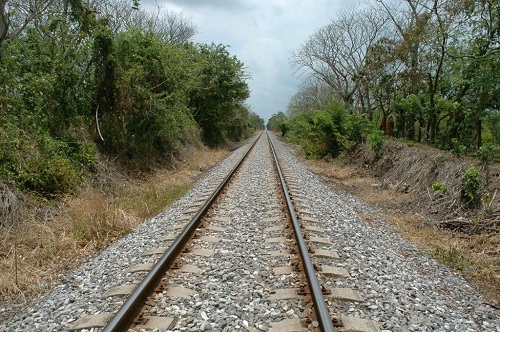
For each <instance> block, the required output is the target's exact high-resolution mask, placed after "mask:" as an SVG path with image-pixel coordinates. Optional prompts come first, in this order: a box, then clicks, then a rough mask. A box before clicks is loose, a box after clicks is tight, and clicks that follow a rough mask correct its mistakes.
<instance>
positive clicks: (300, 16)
mask: <svg viewBox="0 0 512 342" xmlns="http://www.w3.org/2000/svg"><path fill="white" fill-rule="evenodd" d="M155 3H157V4H158V5H159V6H160V7H161V8H163V9H166V10H168V11H171V12H178V13H182V14H183V16H184V17H185V18H190V19H191V22H192V24H194V25H195V26H196V28H197V31H198V33H197V35H196V36H195V37H194V38H193V40H194V41H196V42H199V43H207V44H210V43H216V44H224V45H229V48H228V50H229V52H230V54H231V55H232V56H236V57H237V58H238V59H239V60H240V61H241V62H242V63H244V65H245V66H246V68H247V70H248V72H249V74H250V75H251V79H250V80H249V81H248V83H249V87H250V90H251V97H250V98H249V99H248V100H247V103H248V104H249V106H250V107H251V108H252V110H254V111H255V112H256V114H258V115H259V116H260V117H262V118H264V119H265V121H267V120H268V119H269V118H270V117H271V116H272V114H275V113H277V112H278V111H286V108H287V105H288V101H289V99H290V98H291V97H292V96H293V95H294V94H295V93H296V92H297V90H298V85H299V84H300V80H299V79H298V75H294V72H293V70H292V68H291V67H290V63H289V58H290V56H291V52H292V51H293V50H297V49H298V48H299V47H300V46H301V45H302V44H303V43H304V42H305V41H306V40H307V39H308V38H309V36H310V35H312V34H313V33H314V32H315V31H316V30H317V29H319V28H321V27H322V26H325V25H327V24H328V23H329V21H330V19H331V18H333V17H334V16H335V15H336V13H337V12H339V11H341V10H343V9H344V8H352V7H354V6H355V5H357V4H359V3H362V1H360V0H300V1H292V0H266V1H263V0H142V1H141V4H142V7H143V8H145V9H148V10H151V9H152V8H154V7H153V6H154V4H155Z"/></svg>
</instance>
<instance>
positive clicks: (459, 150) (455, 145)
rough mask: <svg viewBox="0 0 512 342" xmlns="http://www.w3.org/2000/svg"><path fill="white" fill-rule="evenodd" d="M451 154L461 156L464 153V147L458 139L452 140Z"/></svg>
mask: <svg viewBox="0 0 512 342" xmlns="http://www.w3.org/2000/svg"><path fill="white" fill-rule="evenodd" d="M451 152H452V153H453V154H455V155H456V156H462V155H464V154H465V153H466V146H465V145H463V144H461V143H460V142H459V139H457V138H453V139H452V148H451Z"/></svg>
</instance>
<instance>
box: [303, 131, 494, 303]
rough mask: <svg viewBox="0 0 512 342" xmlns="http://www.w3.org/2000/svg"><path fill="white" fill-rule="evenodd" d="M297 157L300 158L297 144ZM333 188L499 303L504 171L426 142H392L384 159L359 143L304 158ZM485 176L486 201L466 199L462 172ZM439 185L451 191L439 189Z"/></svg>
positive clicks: (383, 153)
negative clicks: (339, 152)
mask: <svg viewBox="0 0 512 342" xmlns="http://www.w3.org/2000/svg"><path fill="white" fill-rule="evenodd" d="M296 151H297V155H299V156H300V155H301V153H300V152H299V148H296ZM305 163H306V164H307V165H308V167H309V169H310V170H311V171H312V172H314V173H316V174H317V175H320V176H322V177H323V178H324V179H325V180H326V181H327V182H328V183H329V184H330V185H331V186H332V187H333V188H335V189H339V190H343V191H346V192H348V193H350V194H352V195H354V196H357V197H358V198H360V199H362V200H364V201H365V202H367V203H369V204H370V205H372V206H374V207H376V208H378V209H379V212H381V213H382V214H381V215H382V216H383V217H380V218H377V217H375V218H371V217H363V218H364V219H367V220H372V219H381V218H384V219H385V220H386V221H387V222H389V223H390V224H391V225H392V227H393V229H395V230H396V231H397V232H398V233H400V234H401V235H402V236H404V237H406V238H408V239H410V240H411V241H413V242H415V243H416V244H418V245H420V246H423V247H426V248H428V250H429V251H430V254H431V255H432V256H433V257H435V258H436V259H438V260H439V261H441V262H443V263H444V264H446V265H447V266H449V267H451V268H452V269H454V270H455V271H456V272H460V274H462V276H464V277H465V278H466V279H467V281H468V282H469V283H470V284H471V285H472V286H473V287H474V288H476V289H477V290H479V291H480V292H481V293H482V295H483V296H484V297H485V298H486V300H487V301H488V302H489V304H491V305H493V306H495V307H497V308H499V307H500V168H499V165H491V166H490V167H489V168H487V169H485V168H483V166H481V165H479V164H480V162H479V161H478V160H477V159H474V158H469V157H458V156H455V155H453V154H451V153H449V152H446V151H440V150H437V149H434V148H431V147H428V146H423V145H415V146H408V145H407V144H406V143H404V142H401V141H396V140H387V142H386V147H385V148H384V151H383V152H382V153H381V157H380V158H376V157H375V155H374V154H373V153H372V152H371V151H369V150H367V149H365V148H362V149H360V150H359V151H357V152H356V153H355V154H354V155H353V156H351V159H350V160H347V159H341V158H338V159H330V160H327V159H326V160H305ZM472 165H474V166H477V167H478V168H479V169H481V170H482V171H483V173H484V174H485V177H484V186H483V188H484V189H483V190H484V191H483V195H482V204H481V205H480V206H478V207H477V208H472V209H469V208H467V205H465V204H464V203H463V201H461V197H460V194H461V189H462V185H461V176H462V174H463V172H464V171H465V170H467V168H468V167H470V166H472ZM436 182H439V183H441V184H443V185H444V186H445V187H446V189H447V190H448V191H447V192H446V193H443V191H434V190H433V188H432V184H433V183H436Z"/></svg>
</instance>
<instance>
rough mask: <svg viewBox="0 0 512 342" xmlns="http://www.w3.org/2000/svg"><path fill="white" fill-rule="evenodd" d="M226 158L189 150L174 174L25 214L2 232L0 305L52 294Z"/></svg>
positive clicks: (117, 181)
mask: <svg viewBox="0 0 512 342" xmlns="http://www.w3.org/2000/svg"><path fill="white" fill-rule="evenodd" d="M228 154H229V151H228V150H224V149H216V150H210V149H190V150H189V151H187V156H186V157H184V158H182V160H181V161H175V162H173V165H172V169H170V168H167V169H159V170H154V171H153V172H151V174H144V175H138V176H137V177H127V176H123V177H120V176H119V177H113V179H112V177H110V178H111V179H110V181H109V186H108V191H101V190H98V189H96V188H87V189H84V190H83V191H82V192H81V193H80V194H78V195H77V196H74V197H70V198H68V199H65V200H64V201H63V203H61V205H60V208H53V209H51V208H50V209H48V208H47V209H44V210H43V211H41V206H38V207H37V208H38V209H37V210H36V209H34V206H32V209H30V210H25V211H24V212H22V213H21V215H20V216H21V217H22V219H21V220H19V222H18V223H16V224H14V225H12V224H11V225H10V226H9V227H4V229H0V233H1V238H2V240H1V242H0V301H3V302H4V303H6V302H8V301H13V300H15V299H18V300H19V299H20V298H21V299H22V298H23V297H24V296H34V295H35V296H37V295H38V294H41V293H43V292H44V291H45V290H46V289H47V288H51V286H52V284H54V283H55V281H56V280H57V279H56V276H57V275H58V274H60V273H62V272H64V271H66V270H70V269H72V268H74V267H76V266H77V265H79V263H80V261H81V260H83V258H84V257H85V256H86V255H88V254H90V253H91V252H92V251H94V250H100V249H102V248H104V247H105V246H107V245H109V244H111V243H112V242H113V241H116V240H117V239H119V238H120V237H122V236H124V235H125V234H126V233H128V232H130V231H131V230H133V229H134V228H135V227H137V226H138V225H140V224H141V223H142V222H144V221H145V220H147V219H149V218H151V217H153V216H154V215H156V214H158V213H159V212H161V211H162V210H163V209H165V208H166V207H167V206H169V205H170V204H172V202H174V201H176V200H177V199H179V198H180V197H181V196H182V195H184V194H185V193H186V192H187V191H188V189H189V188H190V187H191V186H192V185H193V184H194V182H195V181H196V179H197V177H198V176H199V175H200V174H201V172H202V171H204V170H207V169H209V168H210V167H212V166H214V165H215V164H216V163H218V162H219V161H220V160H222V159H224V158H225V157H226V156H227V155H228Z"/></svg>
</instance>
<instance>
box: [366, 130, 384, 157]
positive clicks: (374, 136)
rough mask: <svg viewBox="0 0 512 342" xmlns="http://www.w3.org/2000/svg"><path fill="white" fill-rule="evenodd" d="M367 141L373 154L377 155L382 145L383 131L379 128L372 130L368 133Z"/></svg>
mask: <svg viewBox="0 0 512 342" xmlns="http://www.w3.org/2000/svg"><path fill="white" fill-rule="evenodd" d="M367 142H368V145H369V146H370V148H371V150H372V151H373V152H374V153H375V155H376V156H379V155H380V152H381V150H382V148H383V147H384V132H382V131H381V130H373V131H372V133H371V134H369V135H368V137H367Z"/></svg>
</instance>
